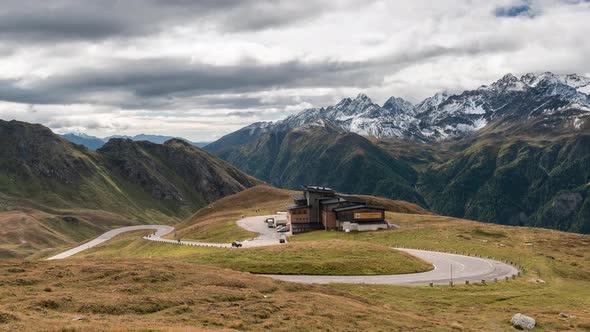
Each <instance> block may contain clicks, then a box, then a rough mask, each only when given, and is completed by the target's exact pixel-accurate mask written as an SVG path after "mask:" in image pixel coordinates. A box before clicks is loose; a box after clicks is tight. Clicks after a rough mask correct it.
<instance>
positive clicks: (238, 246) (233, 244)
mask: <svg viewBox="0 0 590 332" xmlns="http://www.w3.org/2000/svg"><path fill="white" fill-rule="evenodd" d="M231 246H232V248H241V247H242V242H240V241H234V242H232V243H231Z"/></svg>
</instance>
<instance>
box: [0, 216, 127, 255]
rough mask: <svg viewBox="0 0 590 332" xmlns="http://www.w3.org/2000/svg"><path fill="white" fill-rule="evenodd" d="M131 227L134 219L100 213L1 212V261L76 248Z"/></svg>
mask: <svg viewBox="0 0 590 332" xmlns="http://www.w3.org/2000/svg"><path fill="white" fill-rule="evenodd" d="M131 224H134V222H133V221H131V220H128V219H125V218H122V217H120V216H118V215H116V214H112V213H108V212H105V211H97V210H75V211H70V210H63V211H60V213H58V214H52V213H47V212H42V211H38V210H33V209H24V210H20V211H8V212H0V258H2V257H3V256H4V258H6V257H25V256H29V255H31V254H33V253H36V252H38V251H40V250H44V249H51V248H64V247H67V246H73V245H75V244H77V243H79V242H81V241H84V240H87V239H89V238H92V237H95V236H97V235H99V234H101V233H103V232H105V231H107V230H108V229H110V228H112V227H120V226H125V225H131ZM2 253H4V255H3V254H2Z"/></svg>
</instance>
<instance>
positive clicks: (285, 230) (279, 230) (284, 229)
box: [277, 226, 289, 233]
mask: <svg viewBox="0 0 590 332" xmlns="http://www.w3.org/2000/svg"><path fill="white" fill-rule="evenodd" d="M288 231H289V228H287V227H286V226H281V227H279V228H277V232H279V233H286V232H288Z"/></svg>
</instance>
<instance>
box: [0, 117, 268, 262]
mask: <svg viewBox="0 0 590 332" xmlns="http://www.w3.org/2000/svg"><path fill="white" fill-rule="evenodd" d="M0 140H1V141H2V144H1V145H0V211H20V214H19V215H15V216H14V217H10V215H9V216H8V219H5V218H7V217H6V216H5V215H3V214H0V225H2V229H3V231H2V232H0V237H1V238H2V241H1V242H2V244H3V245H6V244H7V243H8V244H12V246H13V247H10V248H9V249H10V250H9V253H12V254H7V253H6V252H4V255H8V257H10V256H11V255H14V252H27V253H30V249H31V248H21V244H27V245H31V244H34V243H36V246H37V247H35V249H37V250H38V249H42V248H44V247H54V246H59V245H64V244H68V243H75V242H78V241H82V240H84V239H86V238H89V237H91V236H93V235H96V234H99V233H101V232H104V231H106V230H107V229H108V228H109V227H113V226H121V225H130V224H138V223H159V224H162V223H164V224H166V223H175V222H178V221H180V220H182V219H184V218H186V217H188V216H190V215H191V214H192V213H193V212H194V211H196V210H198V209H199V208H202V207H204V206H206V205H208V204H209V203H211V202H214V201H216V200H218V199H220V198H222V197H225V196H227V195H231V194H234V193H237V192H240V191H242V190H245V189H246V188H250V187H253V186H255V185H258V184H260V183H261V181H259V180H257V179H255V178H253V177H251V176H249V175H247V174H245V173H243V172H241V171H239V170H238V169H236V168H235V167H233V166H231V165H230V164H228V163H227V162H225V161H223V160H220V159H219V158H217V157H215V156H213V155H211V154H209V153H207V152H205V151H203V150H202V149H200V148H198V147H195V146H193V145H191V144H189V143H187V142H186V141H183V140H179V139H171V140H168V141H166V142H165V143H164V144H156V143H151V142H148V141H133V140H131V139H125V138H112V139H110V140H109V141H108V142H107V143H106V144H105V145H104V146H102V147H101V148H99V149H98V150H97V151H92V150H90V149H87V148H86V147H84V146H81V145H77V144H73V143H71V142H69V141H68V140H66V139H64V138H62V137H60V136H59V135H56V134H54V133H53V132H52V131H51V130H50V129H49V128H46V127H44V126H42V125H36V124H29V123H25V122H19V121H2V120H0ZM11 218H12V219H11ZM11 225H12V226H11ZM13 226H14V227H13ZM3 249H6V248H2V247H0V256H2V255H3V254H2V252H3Z"/></svg>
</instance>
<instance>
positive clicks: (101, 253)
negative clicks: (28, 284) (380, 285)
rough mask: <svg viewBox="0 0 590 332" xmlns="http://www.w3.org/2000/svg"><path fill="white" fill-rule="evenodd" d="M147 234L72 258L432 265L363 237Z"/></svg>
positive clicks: (341, 269) (345, 270)
mask: <svg viewBox="0 0 590 332" xmlns="http://www.w3.org/2000/svg"><path fill="white" fill-rule="evenodd" d="M146 233H147V232H135V233H129V234H125V235H121V236H118V237H117V238H115V239H113V240H112V241H110V242H109V243H105V244H102V245H100V246H97V247H95V248H92V249H90V250H87V251H84V252H82V253H80V254H78V255H77V256H76V258H81V257H84V258H91V259H94V258H100V259H105V258H112V259H117V258H121V257H129V258H131V257H132V258H156V257H157V258H158V259H164V258H169V259H173V260H177V261H182V262H187V263H195V264H205V265H213V266H217V267H223V268H228V269H232V270H238V271H243V272H251V273H258V274H312V275H378V274H401V273H415V272H423V271H428V270H431V269H432V265H431V264H428V263H426V262H424V261H422V260H421V259H417V258H416V257H412V256H410V255H408V254H406V253H403V252H400V251H396V250H392V249H391V248H389V247H386V246H382V245H377V244H371V243H367V242H346V241H340V240H328V241H318V242H306V243H292V244H291V243H290V244H283V245H276V246H269V247H260V248H244V249H240V250H228V249H224V248H213V247H187V246H175V245H170V244H166V243H154V242H149V241H145V240H143V239H141V236H142V235H145V234H146Z"/></svg>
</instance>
